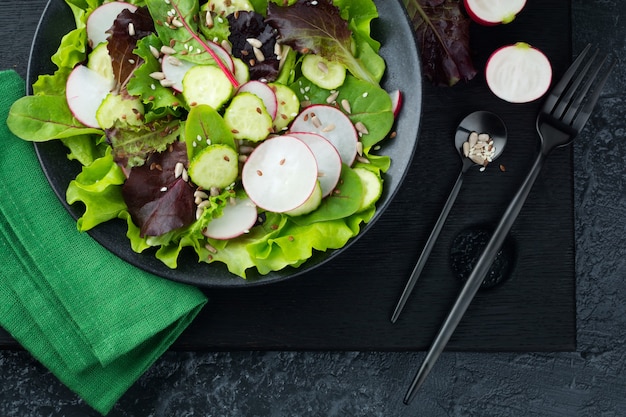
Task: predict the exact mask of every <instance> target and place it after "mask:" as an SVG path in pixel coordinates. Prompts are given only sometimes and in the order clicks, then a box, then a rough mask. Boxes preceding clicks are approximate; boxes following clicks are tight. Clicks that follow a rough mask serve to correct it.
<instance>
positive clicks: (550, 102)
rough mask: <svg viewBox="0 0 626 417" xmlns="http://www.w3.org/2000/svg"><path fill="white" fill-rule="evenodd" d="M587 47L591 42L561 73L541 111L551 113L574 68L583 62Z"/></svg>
mask: <svg viewBox="0 0 626 417" xmlns="http://www.w3.org/2000/svg"><path fill="white" fill-rule="evenodd" d="M589 49H591V44H588V45H587V46H586V47H585V49H583V50H582V52H581V53H580V54H579V55H578V58H576V60H575V61H574V62H573V63H572V65H570V67H569V68H568V69H567V71H566V72H565V74H563V77H562V78H561V80H560V81H559V82H558V84H557V85H556V86H554V88H553V89H552V91H551V92H550V94H549V95H548V98H547V99H546V101H545V103H544V105H543V109H542V111H543V112H545V113H548V114H550V113H552V110H553V109H554V106H555V105H556V104H557V102H558V101H559V98H560V97H561V95H562V94H563V92H564V91H565V89H566V88H567V86H568V84H569V83H570V81H571V79H572V77H574V74H575V73H576V70H578V67H579V66H580V64H581V63H582V62H583V59H584V58H585V55H587V52H589Z"/></svg>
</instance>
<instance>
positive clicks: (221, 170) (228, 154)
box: [188, 144, 239, 190]
mask: <svg viewBox="0 0 626 417" xmlns="http://www.w3.org/2000/svg"><path fill="white" fill-rule="evenodd" d="M188 173H189V178H190V179H191V180H192V181H193V182H194V184H196V185H198V186H200V187H202V188H204V189H206V190H208V189H211V188H212V187H217V188H220V189H222V188H225V187H228V186H229V185H231V184H232V183H233V182H235V180H236V179H237V175H239V160H238V155H237V152H235V150H234V149H233V148H231V147H230V146H228V145H222V144H215V145H209V146H207V147H206V148H204V149H203V150H202V151H200V152H199V153H198V154H197V155H196V156H195V157H194V158H193V159H192V160H191V162H190V163H189V171H188Z"/></svg>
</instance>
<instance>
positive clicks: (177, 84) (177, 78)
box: [161, 55, 196, 92]
mask: <svg viewBox="0 0 626 417" xmlns="http://www.w3.org/2000/svg"><path fill="white" fill-rule="evenodd" d="M195 65H196V64H194V63H191V62H189V61H183V60H181V59H178V58H176V57H173V56H170V55H164V56H163V60H162V62H161V71H163V74H164V75H165V78H166V79H168V80H170V81H172V82H173V83H174V85H172V88H173V89H174V90H176V91H178V92H182V91H183V78H185V74H187V71H189V70H190V69H191V68H192V67H194V66H195Z"/></svg>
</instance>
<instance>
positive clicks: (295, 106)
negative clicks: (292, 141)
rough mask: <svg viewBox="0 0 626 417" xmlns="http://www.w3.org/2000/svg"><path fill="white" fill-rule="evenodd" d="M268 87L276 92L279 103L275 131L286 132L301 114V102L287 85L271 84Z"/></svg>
mask: <svg viewBox="0 0 626 417" xmlns="http://www.w3.org/2000/svg"><path fill="white" fill-rule="evenodd" d="M268 85H269V86H270V88H271V89H272V90H274V93H275V94H276V101H277V103H278V110H277V111H276V117H275V118H274V131H275V132H280V131H281V130H285V129H286V128H287V126H289V123H291V122H292V121H293V119H295V117H296V116H297V115H298V113H299V112H300V100H298V96H297V95H296V93H294V91H293V90H292V89H291V88H289V87H287V86H286V85H283V84H277V83H269V84H268Z"/></svg>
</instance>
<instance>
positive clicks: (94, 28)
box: [87, 1, 137, 48]
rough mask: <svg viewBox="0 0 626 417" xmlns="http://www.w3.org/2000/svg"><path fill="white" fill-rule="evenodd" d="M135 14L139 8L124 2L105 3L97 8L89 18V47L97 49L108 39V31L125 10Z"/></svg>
mask: <svg viewBox="0 0 626 417" xmlns="http://www.w3.org/2000/svg"><path fill="white" fill-rule="evenodd" d="M126 9H128V10H130V11H131V12H134V11H135V10H137V6H135V5H133V4H130V3H126V2H123V1H114V2H111V3H105V4H103V5H102V6H100V7H98V8H96V9H95V10H94V11H93V12H91V14H90V15H89V17H88V18H87V39H88V41H89V46H91V47H92V48H95V47H96V46H97V45H98V44H99V43H101V42H105V41H106V40H107V38H108V36H109V35H108V34H107V33H106V32H107V30H109V29H111V26H113V22H115V19H117V16H118V15H119V14H120V13H122V12H123V11H124V10H126Z"/></svg>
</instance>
